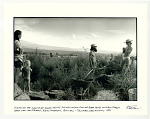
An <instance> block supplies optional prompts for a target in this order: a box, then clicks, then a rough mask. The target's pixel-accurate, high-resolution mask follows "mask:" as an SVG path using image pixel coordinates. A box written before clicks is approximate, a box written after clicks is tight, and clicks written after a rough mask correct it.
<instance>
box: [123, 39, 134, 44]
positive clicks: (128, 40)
mask: <svg viewBox="0 0 150 119" xmlns="http://www.w3.org/2000/svg"><path fill="white" fill-rule="evenodd" d="M132 41H133V40H130V39H127V40H126V42H124V43H131V44H132Z"/></svg>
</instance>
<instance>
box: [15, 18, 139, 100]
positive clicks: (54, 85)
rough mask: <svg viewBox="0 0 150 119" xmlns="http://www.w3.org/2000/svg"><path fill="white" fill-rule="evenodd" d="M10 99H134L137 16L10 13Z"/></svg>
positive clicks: (135, 88) (135, 95)
mask: <svg viewBox="0 0 150 119" xmlns="http://www.w3.org/2000/svg"><path fill="white" fill-rule="evenodd" d="M12 35H13V38H14V39H13V48H14V49H13V53H14V54H13V61H14V63H13V72H14V73H13V75H14V81H13V83H14V84H12V85H13V88H14V90H13V91H14V92H13V98H14V99H13V100H14V101H22V100H23V101H31V100H41V101H58V100H59V101H64V100H68V101H138V99H137V90H138V87H137V61H138V59H137V42H138V38H137V17H13V33H12Z"/></svg>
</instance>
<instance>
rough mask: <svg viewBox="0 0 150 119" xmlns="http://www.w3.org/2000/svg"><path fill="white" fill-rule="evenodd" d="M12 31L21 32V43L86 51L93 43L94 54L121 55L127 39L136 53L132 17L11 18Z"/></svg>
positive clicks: (134, 27)
mask: <svg viewBox="0 0 150 119" xmlns="http://www.w3.org/2000/svg"><path fill="white" fill-rule="evenodd" d="M14 30H21V31H22V38H21V40H23V41H28V42H32V43H36V44H41V45H49V46H57V47H69V48H77V49H78V48H79V49H81V48H83V47H84V48H85V49H87V50H88V51H89V49H90V46H91V44H96V45H97V49H98V51H112V52H122V48H123V47H126V44H125V43H124V42H125V41H126V39H131V40H133V42H132V47H133V51H132V52H133V53H136V18H132V17H122V18H121V17H107V18H102V17H95V18H94V17H88V18H84V17H80V18H77V17H76V18H65V17H64V18H52V17H51V18H28V17H27V18H15V19H14Z"/></svg>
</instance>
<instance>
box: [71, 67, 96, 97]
mask: <svg viewBox="0 0 150 119" xmlns="http://www.w3.org/2000/svg"><path fill="white" fill-rule="evenodd" d="M92 71H93V69H92V70H90V71H89V72H88V73H87V75H86V76H85V77H84V78H83V79H76V78H73V84H72V88H73V90H74V91H75V94H76V95H77V96H80V97H81V99H82V98H83V96H85V94H86V92H87V95H88V96H89V87H90V86H91V84H92V82H93V81H94V79H91V78H90V79H86V78H87V77H88V75H89V74H90V73H91V72H92ZM85 79H86V80H85Z"/></svg>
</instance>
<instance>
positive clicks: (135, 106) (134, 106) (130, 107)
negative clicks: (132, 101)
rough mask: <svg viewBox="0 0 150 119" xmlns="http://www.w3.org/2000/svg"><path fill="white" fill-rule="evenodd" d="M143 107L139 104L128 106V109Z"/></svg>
mask: <svg viewBox="0 0 150 119" xmlns="http://www.w3.org/2000/svg"><path fill="white" fill-rule="evenodd" d="M140 108H141V107H138V106H137V105H132V106H129V105H128V106H127V107H126V109H140Z"/></svg>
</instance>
